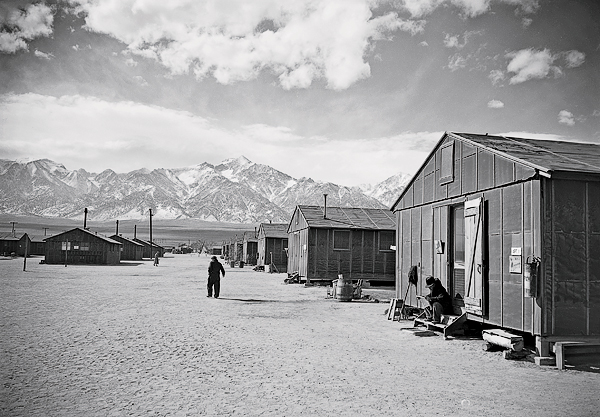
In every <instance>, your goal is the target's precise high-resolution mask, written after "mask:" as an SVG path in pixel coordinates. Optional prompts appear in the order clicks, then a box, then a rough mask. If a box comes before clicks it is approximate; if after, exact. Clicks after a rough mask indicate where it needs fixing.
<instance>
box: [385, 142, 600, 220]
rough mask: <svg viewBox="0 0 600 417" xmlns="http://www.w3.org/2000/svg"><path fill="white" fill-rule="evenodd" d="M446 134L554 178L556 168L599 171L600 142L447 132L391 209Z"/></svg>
mask: <svg viewBox="0 0 600 417" xmlns="http://www.w3.org/2000/svg"><path fill="white" fill-rule="evenodd" d="M447 136H448V137H450V138H453V139H457V140H461V141H463V142H465V143H468V144H470V145H472V146H475V147H478V148H483V149H485V150H486V151H488V152H490V153H493V154H496V155H499V156H502V157H504V158H507V159H509V160H511V161H513V162H516V163H519V164H522V165H524V166H527V167H529V168H532V169H535V170H537V171H538V172H540V173H541V174H542V175H544V176H546V177H551V176H552V172H556V171H562V172H579V173H592V174H600V144H596V143H589V142H587V143H586V142H566V141H557V140H541V139H526V138H517V137H511V136H496V135H487V134H485V135H480V134H474V133H456V132H445V133H444V134H443V135H442V137H441V139H440V140H439V141H438V143H437V144H436V145H435V146H434V148H433V149H432V151H431V152H430V154H429V156H428V157H427V159H425V162H423V165H421V167H420V168H419V169H418V170H417V172H416V173H415V175H414V176H413V178H412V179H411V180H410V181H409V182H408V184H406V186H405V187H404V190H403V191H402V193H401V194H400V196H399V197H398V198H397V199H396V201H395V202H394V204H393V205H392V207H391V210H392V211H393V210H394V209H395V208H396V206H397V205H398V203H399V202H400V200H401V199H402V197H403V196H404V194H405V193H406V192H407V191H408V190H409V189H410V187H411V185H412V184H413V182H414V181H415V179H416V178H417V177H418V176H419V173H420V172H421V171H422V170H423V169H424V167H425V166H426V165H427V164H428V162H429V160H430V159H431V157H432V155H433V154H434V153H435V152H436V151H437V149H438V148H439V147H440V146H441V144H442V143H443V142H444V140H445V139H446V137H447Z"/></svg>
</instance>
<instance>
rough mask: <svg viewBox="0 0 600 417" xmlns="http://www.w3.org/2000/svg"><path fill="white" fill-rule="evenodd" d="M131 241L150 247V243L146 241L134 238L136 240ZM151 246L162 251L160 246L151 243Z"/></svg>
mask: <svg viewBox="0 0 600 417" xmlns="http://www.w3.org/2000/svg"><path fill="white" fill-rule="evenodd" d="M133 241H134V242H138V243H141V244H142V245H148V246H150V241H148V240H143V239H139V238H137V237H136V238H134V239H133ZM152 246H154V247H155V248H161V249H164V248H163V247H162V246H160V245H159V244H156V243H152Z"/></svg>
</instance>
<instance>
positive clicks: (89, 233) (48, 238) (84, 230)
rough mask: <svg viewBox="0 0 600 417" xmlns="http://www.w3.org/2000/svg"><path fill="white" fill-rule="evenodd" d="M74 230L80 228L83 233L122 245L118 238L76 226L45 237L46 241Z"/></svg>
mask: <svg viewBox="0 0 600 417" xmlns="http://www.w3.org/2000/svg"><path fill="white" fill-rule="evenodd" d="M74 230H79V231H81V232H83V233H87V234H88V235H90V236H93V237H95V238H98V239H102V240H104V241H105V242H108V243H113V244H115V245H122V243H121V242H117V241H116V240H112V239H110V238H108V237H105V236H102V235H98V234H96V233H92V232H90V231H89V230H86V229H82V228H81V227H76V228H74V229H71V230H67V231H66V232H62V233H59V234H57V235H54V236H50V237H47V238H46V239H44V241H46V240H50V239H55V238H57V237H58V236H61V235H64V234H66V233H71V232H72V231H74Z"/></svg>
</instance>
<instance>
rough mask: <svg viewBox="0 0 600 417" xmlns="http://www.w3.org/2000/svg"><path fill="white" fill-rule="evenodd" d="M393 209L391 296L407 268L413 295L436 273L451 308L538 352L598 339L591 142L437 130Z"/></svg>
mask: <svg viewBox="0 0 600 417" xmlns="http://www.w3.org/2000/svg"><path fill="white" fill-rule="evenodd" d="M392 210H393V211H394V212H395V214H396V216H397V222H398V251H397V263H398V267H397V278H396V279H397V286H396V289H397V296H398V297H402V296H403V294H404V293H405V291H406V290H407V288H408V285H409V283H408V271H409V270H410V267H411V266H412V265H416V266H419V267H420V272H421V273H420V274H419V277H420V280H419V283H418V288H417V289H416V293H419V294H426V293H427V291H426V288H425V287H424V282H423V281H424V279H423V278H422V277H423V276H425V275H433V276H435V277H437V278H439V279H440V280H441V281H442V283H443V284H444V286H445V287H446V288H447V289H448V292H449V293H450V294H451V295H452V297H453V300H454V308H455V312H456V313H464V314H466V315H467V318H468V319H469V320H474V321H478V322H481V323H484V324H486V325H493V326H498V327H501V328H505V329H512V330H516V331H520V332H523V333H525V334H531V335H534V336H535V338H536V345H537V349H538V354H539V355H540V356H548V353H549V348H550V345H551V344H552V343H554V342H555V341H560V340H579V339H586V338H598V336H600V258H599V257H598V255H597V254H598V252H599V251H600V145H598V144H591V143H574V142H561V141H548V140H533V139H523V138H514V137H504V136H491V135H475V134H467V133H446V134H444V135H443V136H442V138H441V139H440V141H439V142H438V144H437V145H436V146H435V148H434V149H433V150H432V152H431V154H430V155H429V156H428V158H427V159H426V161H425V163H424V164H423V165H422V167H421V168H420V169H419V171H418V172H417V173H416V175H415V176H414V177H413V178H412V180H411V181H410V183H409V184H408V185H407V187H406V188H405V190H404V191H403V192H402V194H401V195H400V197H399V198H398V200H397V201H396V202H395V204H394V205H393V207H392ZM529 271H532V272H533V273H532V274H529ZM536 272H537V274H536ZM416 293H415V291H409V298H408V301H407V304H410V305H413V306H415V305H417V300H416V298H415V295H416Z"/></svg>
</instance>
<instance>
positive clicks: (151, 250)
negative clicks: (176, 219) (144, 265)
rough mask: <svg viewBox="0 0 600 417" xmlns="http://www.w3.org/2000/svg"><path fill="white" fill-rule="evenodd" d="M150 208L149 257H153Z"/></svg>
mask: <svg viewBox="0 0 600 417" xmlns="http://www.w3.org/2000/svg"><path fill="white" fill-rule="evenodd" d="M149 210H150V257H151V258H154V253H153V252H154V251H153V249H152V209H149Z"/></svg>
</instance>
